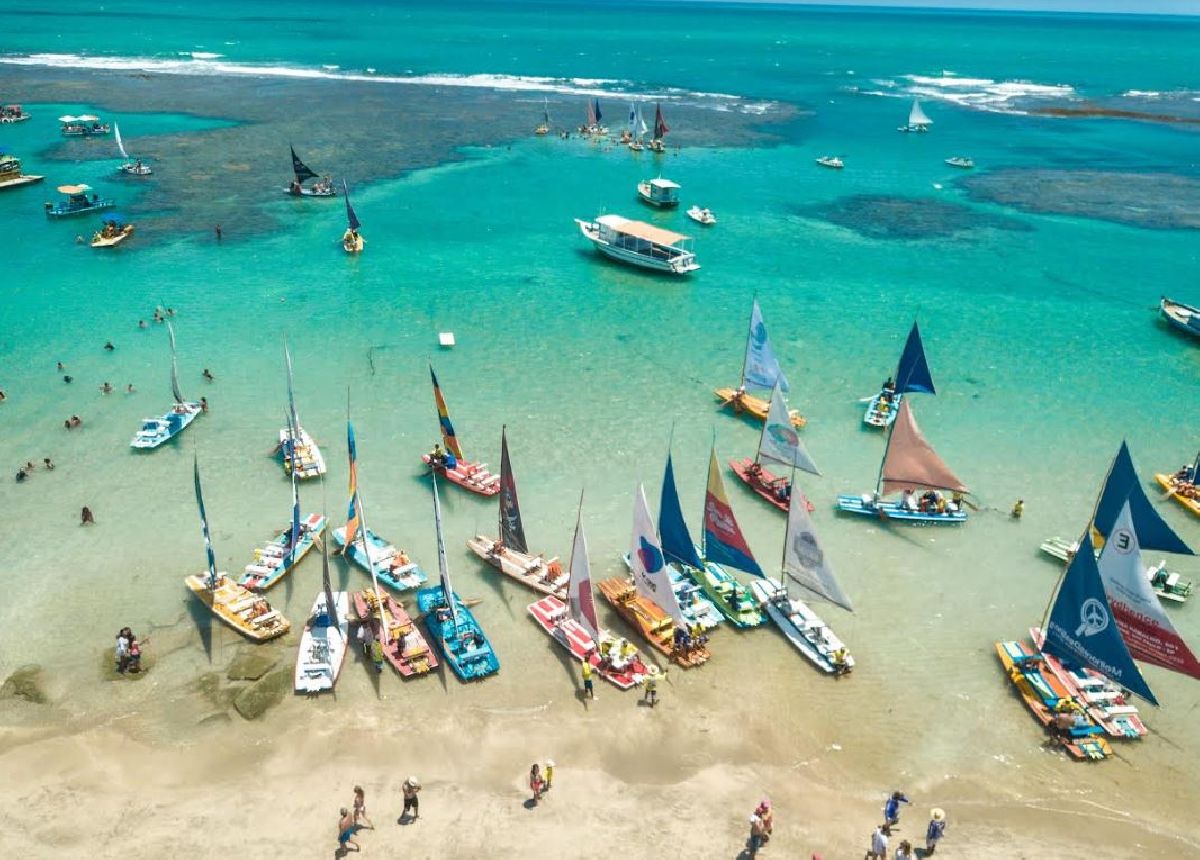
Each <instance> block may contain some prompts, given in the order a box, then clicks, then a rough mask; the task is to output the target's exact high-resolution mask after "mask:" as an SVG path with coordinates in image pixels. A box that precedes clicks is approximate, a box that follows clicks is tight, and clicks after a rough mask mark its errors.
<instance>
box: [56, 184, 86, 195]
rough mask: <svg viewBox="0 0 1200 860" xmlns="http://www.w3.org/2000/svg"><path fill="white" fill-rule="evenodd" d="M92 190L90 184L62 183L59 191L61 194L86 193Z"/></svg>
mask: <svg viewBox="0 0 1200 860" xmlns="http://www.w3.org/2000/svg"><path fill="white" fill-rule="evenodd" d="M91 190H92V186H90V185H60V186H58V191H59V193H60V194H86V193H87V192H89V191H91Z"/></svg>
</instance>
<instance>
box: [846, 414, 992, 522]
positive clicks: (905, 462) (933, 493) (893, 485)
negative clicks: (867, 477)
mask: <svg viewBox="0 0 1200 860" xmlns="http://www.w3.org/2000/svg"><path fill="white" fill-rule="evenodd" d="M918 489H920V490H925V491H926V492H925V493H923V494H922V495H921V496H920V498H918V497H917V495H916V493H915V490H918ZM896 491H901V492H902V496H901V498H900V499H899V500H898V501H885V500H884V499H883V498H881V495H880V494H881V492H882V493H883V494H885V495H886V494H888V493H894V492H896ZM944 492H951V493H953V494H954V495H953V497H952V498H951V499H949V500H947V499H946V498H945V496H944V495H943V493H944ZM968 492H969V490H968V489H967V488H966V486H965V485H964V484H963V482H962V481H961V480H959V478H958V476H957V475H955V474H954V473H953V472H951V471H950V467H949V466H947V465H946V464H945V462H943V461H942V458H941V457H939V456H938V455H937V452H936V451H934V450H933V446H932V445H930V444H929V442H928V441H926V439H925V437H924V436H923V435H922V434H921V428H920V427H918V426H917V419H916V417H915V416H914V415H913V413H912V407H911V406H910V405H909V401H907V400H904V401H901V403H900V413H899V416H898V417H897V418H896V421H895V423H894V424H892V426H891V427H890V428H889V429H888V438H887V446H886V447H885V448H884V451H883V462H882V463H881V464H880V467H879V478H878V480H877V481H876V482H875V492H874V493H862V494H861V495H839V496H838V497H837V509H838V510H839V511H845V512H846V513H851V514H862V515H866V516H871V517H878V518H880V519H885V520H899V521H901V522H909V523H927V524H930V525H958V524H960V523H965V522H966V521H967V511H966V502H965V499H964V498H963V497H964V496H965V495H966V493H968Z"/></svg>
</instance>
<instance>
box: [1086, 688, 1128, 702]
mask: <svg viewBox="0 0 1200 860" xmlns="http://www.w3.org/2000/svg"><path fill="white" fill-rule="evenodd" d="M1120 695H1121V694H1120V693H1118V692H1117V691H1116V690H1095V691H1087V692H1085V693H1084V694H1083V697H1084V698H1085V699H1087V701H1089V702H1111V701H1113V700H1115V699H1116V698H1118V697H1119V696H1120Z"/></svg>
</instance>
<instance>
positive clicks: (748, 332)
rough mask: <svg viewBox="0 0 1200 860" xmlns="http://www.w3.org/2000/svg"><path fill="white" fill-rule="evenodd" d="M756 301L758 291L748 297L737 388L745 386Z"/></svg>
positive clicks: (715, 435)
mask: <svg viewBox="0 0 1200 860" xmlns="http://www.w3.org/2000/svg"><path fill="white" fill-rule="evenodd" d="M757 302H758V293H755V294H754V297H753V298H751V299H750V321H749V323H748V324H747V325H746V349H745V350H744V351H743V352H742V381H741V382H739V383H738V387H739V388H745V387H746V361H747V359H749V357H750V338H751V337H752V336H753V332H754V328H753V326H754V305H755V304H756V303H757ZM716 444H717V431H716V430H713V445H716Z"/></svg>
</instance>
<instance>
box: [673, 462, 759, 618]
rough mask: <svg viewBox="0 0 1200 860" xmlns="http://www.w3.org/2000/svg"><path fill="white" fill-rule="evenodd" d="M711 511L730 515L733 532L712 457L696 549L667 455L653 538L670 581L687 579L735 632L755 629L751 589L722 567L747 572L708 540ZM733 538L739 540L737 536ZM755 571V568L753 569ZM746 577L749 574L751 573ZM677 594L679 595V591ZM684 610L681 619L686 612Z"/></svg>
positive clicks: (721, 546) (694, 599)
mask: <svg viewBox="0 0 1200 860" xmlns="http://www.w3.org/2000/svg"><path fill="white" fill-rule="evenodd" d="M714 505H723V506H724V508H727V509H728V510H729V516H730V518H731V522H732V526H733V528H735V529H736V528H737V523H736V521H733V520H732V517H733V509H732V508H731V507H729V498H728V497H727V496H726V495H725V484H724V482H723V481H722V480H721V473H720V471H719V470H717V468H716V459H715V454H713V453H711V452H710V457H709V469H708V487H707V489H706V491H705V496H704V523H705V529H704V532H703V541H702V543H701V546H699V547H697V546H696V544H695V543H694V542H693V541H692V536H691V533H690V532H689V531H688V527H687V522H686V521H685V520H684V518H683V508H682V507H681V506H680V504H679V491H678V489H677V488H676V486H675V469H674V467H673V466H672V464H671V455H670V453H668V454H667V465H666V468H665V469H664V471H663V484H662V497H661V500H660V501H659V505H658V535H659V538H660V539H661V541H662V550H663V556H664V557H665V558H666V559H667V566H668V570H670V572H671V576H672V579H674V578H675V577H676V576H679V577H680V578H681V579H683V578H684V576H686V578H687V580H690V582H692V583H695V587H698V588H699V589H700V591H701V593H702V594H703V595H704V597H705V598H706V599H707V600H708V601H711V603H712V604H713V605H714V606H715V607H716V608H717V609H718V610H719V611H720V614H721V616H723V617H724V618H727V619H729V621H730V623H731V624H733V625H734V626H735V627H742V628H745V627H757V626H758V625H760V624H762V623H763V616H762V613H761V612H760V611H759V608H758V602H757V601H756V600H755V599H754V596H753V595H752V594H751V593H750V589H748V588H746V586H744V585H742V583H740V582H738V581H737V579H736V578H735V577H734V576H733V575H732V574H730V573H729V572H728V571H727V570H725V566H728V567H736V568H738V569H740V570H747V569H748V566H743V565H744V564H745V562H746V558H744V557H742V556H741V555H739V554H736V553H732V552H728V551H727V547H726V545H725V544H723V543H720V542H719V540H718V539H717V538H716V537H715V536H714V538H713V540H712V541H711V542H710V540H709V534H710V529H709V528H708V521H709V514H710V512H712V511H715V510H716V508H715V507H714ZM738 533H739V534H740V531H739V532H738ZM723 565H724V566H723ZM754 567H755V568H757V565H754ZM748 572H750V573H754V572H756V570H749V571H748ZM758 572H760V573H761V571H758ZM676 594H679V592H678V590H677V591H676ZM689 599H690V600H691V601H692V602H693V603H699V601H698V599H697V597H696V596H694V595H693V596H689ZM683 602H684V601H683V596H682V595H680V603H683ZM684 608H685V614H686V606H685V607H684ZM706 626H707V625H706Z"/></svg>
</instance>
